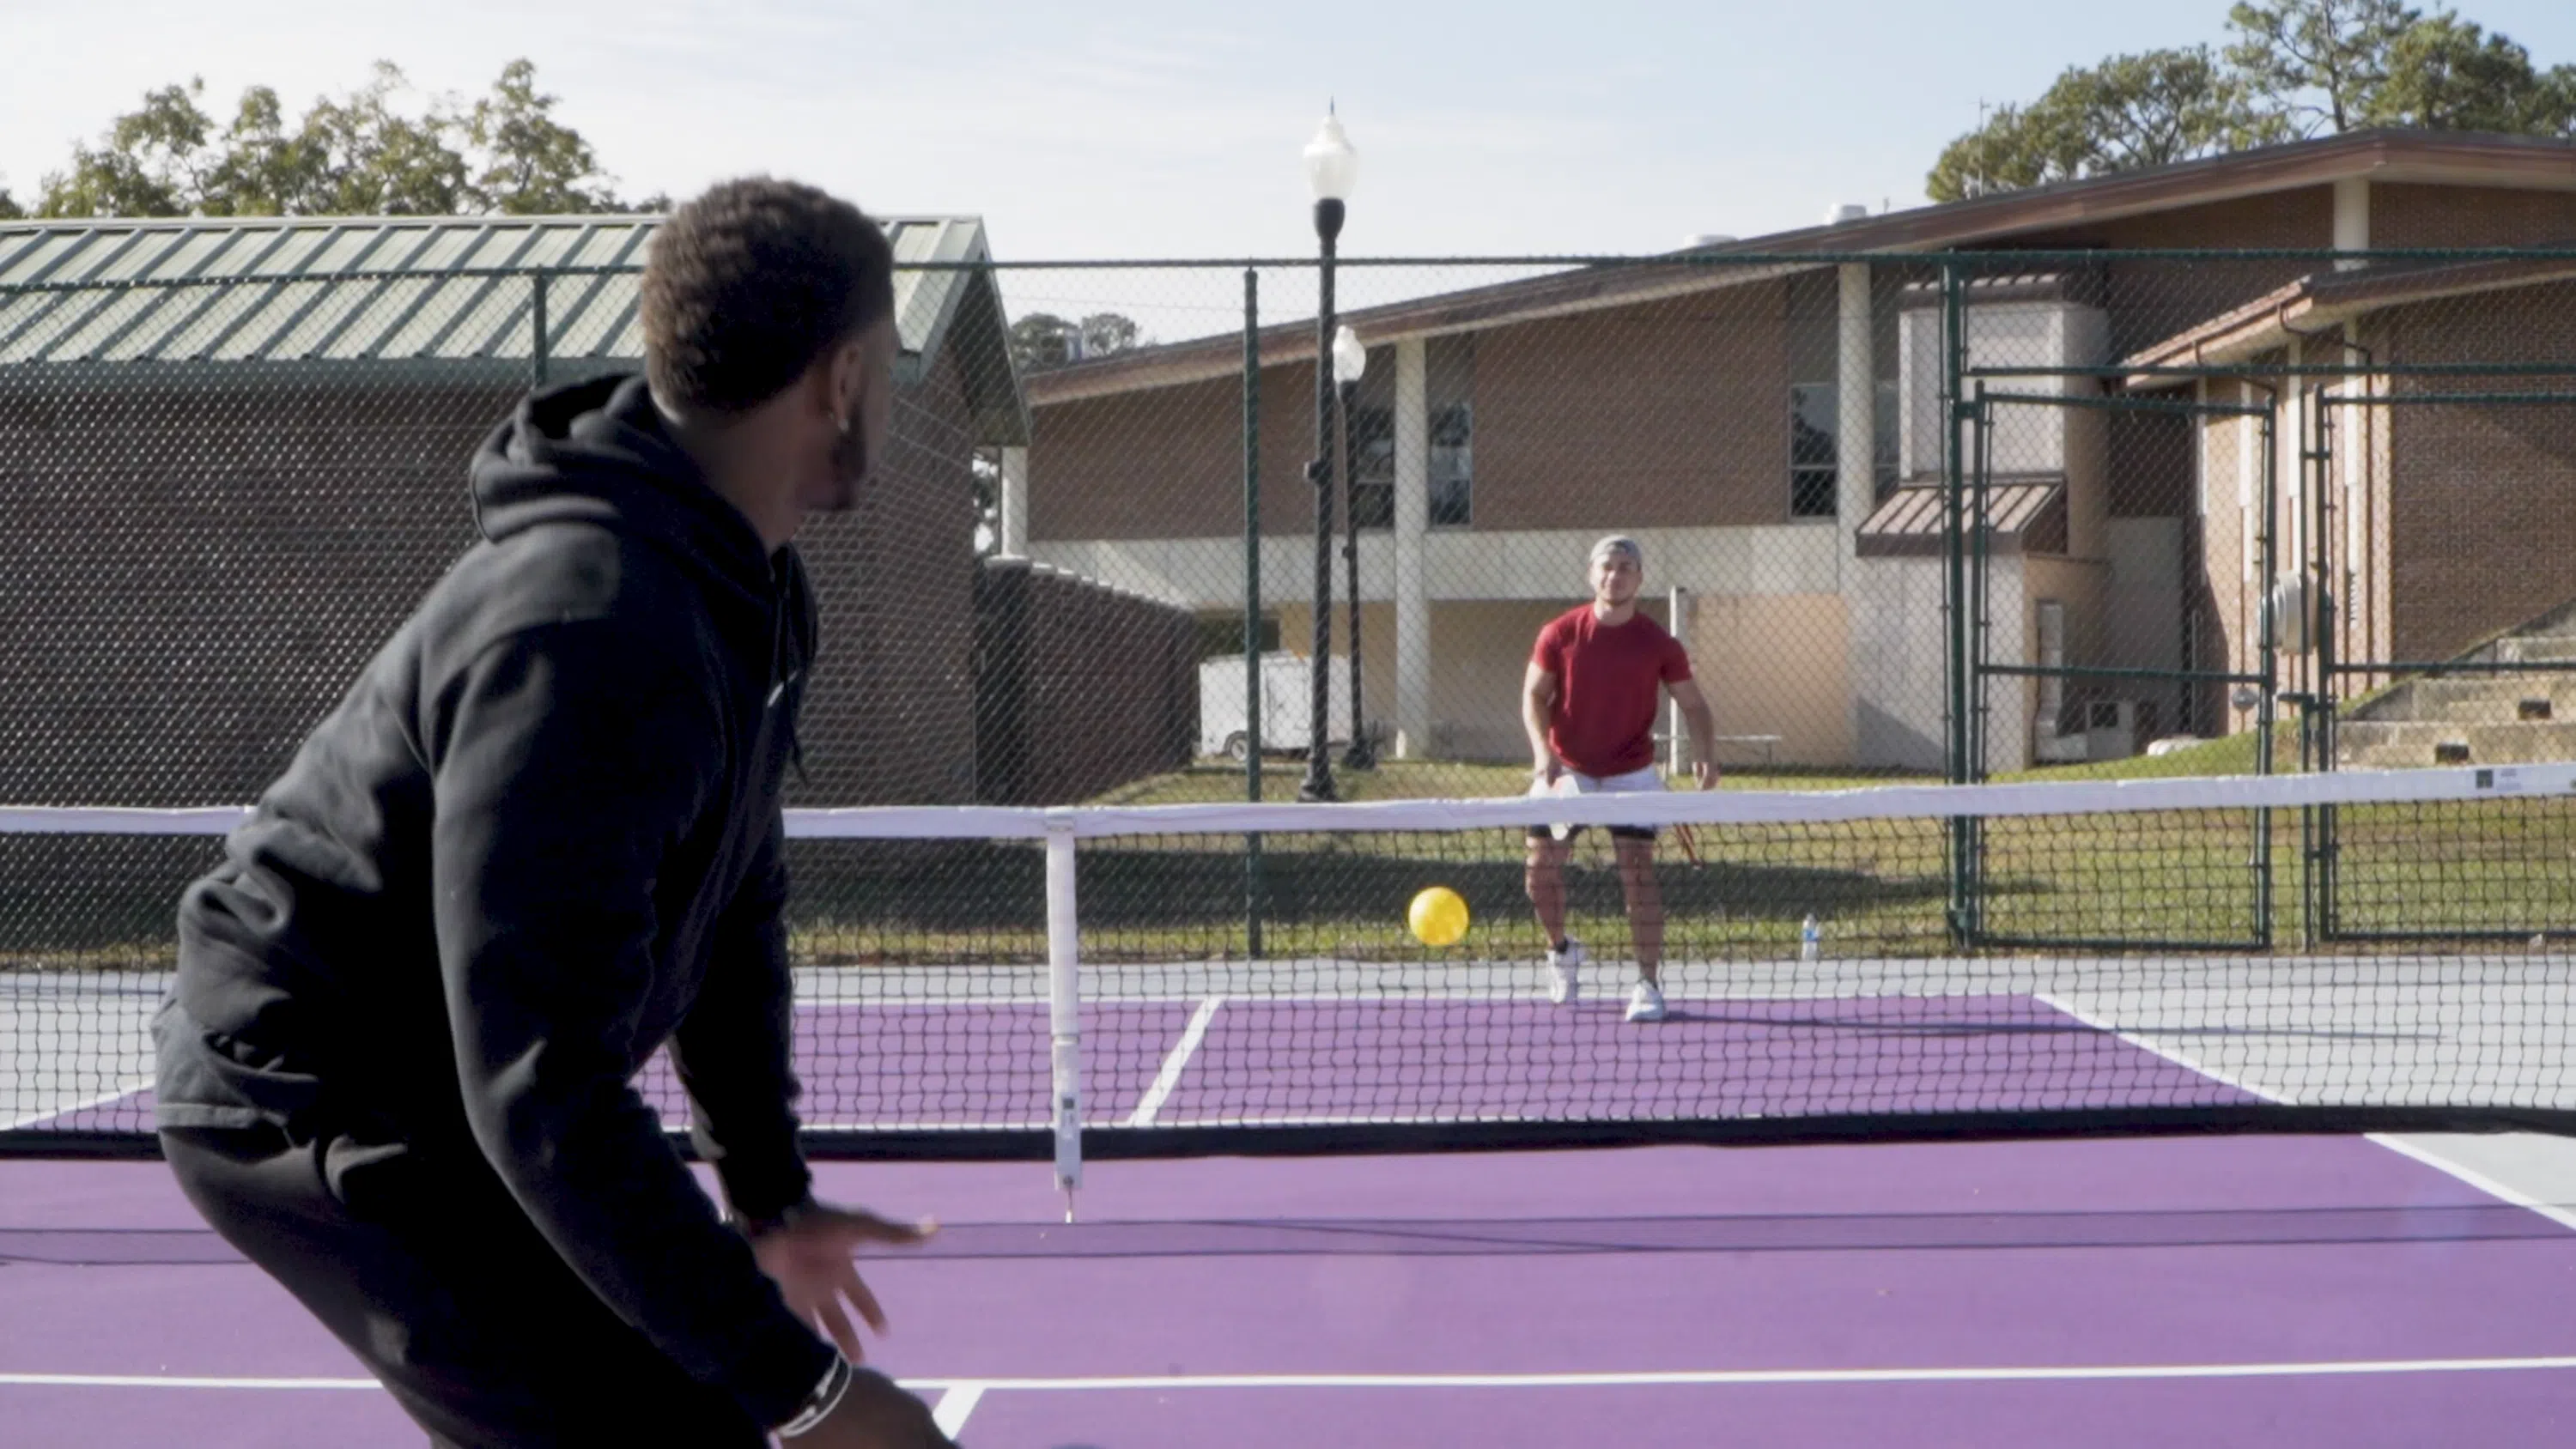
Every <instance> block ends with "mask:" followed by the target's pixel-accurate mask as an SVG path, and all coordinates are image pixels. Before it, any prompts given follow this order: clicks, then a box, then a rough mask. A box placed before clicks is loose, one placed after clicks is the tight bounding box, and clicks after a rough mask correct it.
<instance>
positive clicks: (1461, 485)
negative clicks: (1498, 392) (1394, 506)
mask: <svg viewBox="0 0 2576 1449" xmlns="http://www.w3.org/2000/svg"><path fill="white" fill-rule="evenodd" d="M1475 460H1476V407H1475V404H1473V403H1448V404H1445V405H1442V406H1438V407H1434V408H1433V409H1432V410H1431V458H1430V463H1431V500H1430V502H1431V526H1432V527H1433V528H1465V527H1466V526H1468V525H1469V524H1470V523H1473V522H1474V521H1475V510H1474V508H1473V507H1472V506H1471V504H1472V499H1473V497H1474V493H1475V486H1474V483H1475Z"/></svg>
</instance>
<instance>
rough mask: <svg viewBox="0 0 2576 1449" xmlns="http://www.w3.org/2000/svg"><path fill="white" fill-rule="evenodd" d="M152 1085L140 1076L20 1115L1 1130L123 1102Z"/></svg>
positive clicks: (17, 1128)
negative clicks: (109, 1089)
mask: <svg viewBox="0 0 2576 1449" xmlns="http://www.w3.org/2000/svg"><path fill="white" fill-rule="evenodd" d="M151 1085H152V1079H151V1078H150V1077H138V1078H136V1079H135V1080H134V1081H133V1082H132V1083H130V1084H128V1085H126V1086H122V1087H119V1088H117V1089H116V1090H115V1091H112V1092H101V1093H100V1094H98V1095H97V1096H95V1097H91V1098H88V1099H87V1100H84V1101H79V1102H74V1103H72V1104H71V1105H70V1106H67V1107H48V1108H46V1109H45V1110H44V1111H42V1112H37V1113H34V1114H33V1115H30V1116H26V1117H20V1118H18V1119H17V1120H16V1121H14V1122H11V1123H10V1124H9V1125H8V1126H7V1127H4V1128H0V1131H6V1132H15V1131H17V1130H19V1129H20V1128H22V1127H33V1126H35V1125H37V1124H38V1123H40V1122H51V1121H52V1120H54V1119H55V1118H57V1117H69V1116H71V1115H72V1114H73V1113H75V1112H86V1111H88V1110H89V1109H91V1108H92V1107H104V1106H106V1105H107V1104H108V1103H110V1102H121V1101H123V1100H125V1099H126V1098H128V1097H131V1096H133V1095H134V1094H135V1093H137V1092H140V1091H142V1090H143V1089H144V1088H146V1087H148V1086H151Z"/></svg>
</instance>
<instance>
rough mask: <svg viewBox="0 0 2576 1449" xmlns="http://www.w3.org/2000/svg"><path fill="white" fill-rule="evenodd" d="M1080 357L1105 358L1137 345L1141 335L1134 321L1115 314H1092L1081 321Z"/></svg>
mask: <svg viewBox="0 0 2576 1449" xmlns="http://www.w3.org/2000/svg"><path fill="white" fill-rule="evenodd" d="M1081 336H1082V355H1083V356H1085V357H1106V356H1108V355H1109V354H1110V353H1113V352H1124V351H1126V350H1127V349H1128V348H1130V347H1134V346H1135V345H1137V342H1138V340H1139V339H1140V338H1141V336H1142V334H1141V333H1140V332H1139V331H1138V330H1137V327H1136V322H1135V319H1134V318H1132V317H1124V316H1121V315H1119V314H1118V313H1116V312H1094V313H1092V314H1091V315H1090V316H1088V317H1085V318H1083V319H1082V326H1081Z"/></svg>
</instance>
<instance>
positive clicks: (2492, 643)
mask: <svg viewBox="0 0 2576 1449" xmlns="http://www.w3.org/2000/svg"><path fill="white" fill-rule="evenodd" d="M2460 657H2461V659H2462V660H2463V661H2468V662H2477V663H2530V664H2539V663H2552V664H2554V663H2562V662H2563V663H2566V664H2567V665H2568V666H2569V667H2568V669H2567V671H2566V672H2564V673H2550V672H2535V673H2517V674H2460V675H2447V676H2443V677H2439V678H2431V679H2410V680H2405V681H2402V682H2400V683H2398V684H2395V685H2392V686H2390V687H2389V688H2388V689H2386V690H2384V691H2382V692H2381V693H2379V694H2377V695H2375V696H2373V697H2372V698H2371V699H2369V700H2367V701H2365V702H2363V703H2362V704H2359V705H2357V706H2354V707H2353V708H2352V710H2351V711H2350V712H2349V713H2347V714H2346V715H2345V716H2344V717H2343V719H2342V720H2341V721H2340V722H2339V723H2338V724H2337V725H2336V727H2335V746H2336V749H2335V758H2336V762H2337V763H2338V764H2339V765H2341V766H2343V767H2346V768H2350V769H2363V770H2373V769H2380V770H2385V769H2410V768H2416V767H2420V766H2426V765H2471V764H2474V765H2524V764H2535V763H2539V762H2542V761H2555V760H2576V603H2571V604H2569V605H2567V606H2566V607H2564V608H2560V609H2557V610H2554V611H2552V612H2551V613H2549V614H2548V615H2546V616H2544V617H2542V618H2540V619H2537V620H2534V621H2533V622H2531V623H2529V624H2526V625H2524V626H2523V627H2522V628H2520V629H2517V630H2514V631H2513V632H2511V633H2508V634H2504V635H2501V636H2499V637H2497V638H2494V639H2490V640H2488V641H2487V642H2486V643H2484V644H2481V645H2479V646H2478V647H2477V648H2475V649H2472V650H2470V651H2469V652H2468V653H2466V654H2464V655H2462V656H2460Z"/></svg>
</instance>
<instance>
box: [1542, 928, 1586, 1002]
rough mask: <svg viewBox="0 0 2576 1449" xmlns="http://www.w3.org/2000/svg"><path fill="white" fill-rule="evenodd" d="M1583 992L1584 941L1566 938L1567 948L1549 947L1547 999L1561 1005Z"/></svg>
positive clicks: (1570, 937)
mask: <svg viewBox="0 0 2576 1449" xmlns="http://www.w3.org/2000/svg"><path fill="white" fill-rule="evenodd" d="M1582 994H1583V943H1582V942H1581V941H1578V940H1576V939H1574V938H1573V937H1572V936H1568V937H1566V938H1565V949H1564V950H1562V951H1560V950H1558V949H1556V948H1555V947H1553V946H1550V947H1548V948H1547V999H1548V1000H1550V1001H1553V1002H1555V1003H1556V1004H1557V1005H1559V1006H1563V1005H1565V1004H1566V1003H1567V1002H1569V1001H1572V1000H1573V999H1574V998H1576V997H1577V996H1580V995H1582Z"/></svg>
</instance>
